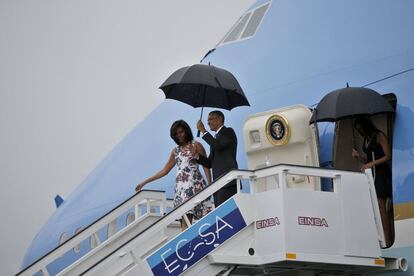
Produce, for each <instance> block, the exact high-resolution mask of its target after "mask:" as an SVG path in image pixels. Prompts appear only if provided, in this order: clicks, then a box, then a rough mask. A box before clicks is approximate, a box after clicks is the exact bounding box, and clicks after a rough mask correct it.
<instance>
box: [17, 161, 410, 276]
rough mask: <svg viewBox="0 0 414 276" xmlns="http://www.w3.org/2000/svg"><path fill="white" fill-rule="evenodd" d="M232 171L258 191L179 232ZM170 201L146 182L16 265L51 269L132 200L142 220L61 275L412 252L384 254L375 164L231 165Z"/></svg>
mask: <svg viewBox="0 0 414 276" xmlns="http://www.w3.org/2000/svg"><path fill="white" fill-rule="evenodd" d="M292 176H296V177H298V176H299V177H305V179H310V178H314V179H322V178H324V179H328V180H329V181H331V182H332V185H333V190H332V191H330V192H324V191H320V190H314V189H306V188H303V187H302V186H300V187H299V188H298V187H294V186H292V185H289V181H288V180H289V179H291V178H292ZM234 179H237V181H238V182H240V181H249V182H250V187H251V189H250V193H242V192H241V191H240V190H239V191H238V193H237V194H236V195H234V196H233V197H232V198H230V199H229V200H227V201H226V202H225V203H223V204H222V205H220V206H219V207H218V208H216V209H214V210H213V211H211V212H210V213H209V214H208V215H207V216H205V217H203V218H202V219H200V220H199V221H197V222H195V223H194V224H193V225H191V227H189V228H188V229H187V230H186V231H184V232H180V228H179V223H178V222H177V220H178V219H179V218H181V217H182V216H183V215H184V214H185V213H186V212H188V211H189V210H191V209H192V208H193V207H194V206H195V205H197V204H198V203H200V202H201V201H202V200H204V199H206V198H208V197H210V196H211V195H212V194H213V193H214V192H216V191H217V190H219V189H220V188H222V187H224V186H225V185H226V184H227V183H229V182H230V181H232V180H234ZM238 187H240V185H238ZM263 187H265V188H263ZM143 204H146V212H145V213H144V214H140V211H139V210H140V209H142V205H143ZM166 205H167V201H166V199H165V195H164V194H163V193H160V192H156V191H141V192H140V193H137V194H136V195H134V196H133V197H131V198H130V199H128V200H127V201H126V202H124V203H123V204H121V205H120V206H118V207H117V208H115V209H114V210H112V211H111V212H110V213H108V214H107V215H105V216H104V217H102V218H101V219H99V220H98V221H96V222H95V223H94V224H92V225H91V226H89V227H88V228H86V229H84V230H83V231H82V232H81V233H79V234H77V235H76V236H74V237H72V239H70V240H68V241H67V242H66V243H64V244H62V245H61V246H60V247H58V248H57V249H55V250H54V251H52V252H51V253H49V254H48V255H46V256H44V257H43V258H42V259H40V260H38V261H37V262H36V263H34V264H33V265H31V266H30V267H28V268H26V269H25V270H24V271H22V272H20V273H19V274H18V275H49V271H48V266H49V265H50V264H51V263H53V262H54V261H56V260H57V259H58V258H60V257H61V256H62V255H63V254H65V253H66V252H68V251H70V250H73V248H74V247H75V246H76V245H77V244H79V243H80V242H82V241H84V240H86V239H90V238H91V237H93V236H94V235H96V233H97V232H98V231H99V230H100V229H102V227H107V226H108V225H109V224H110V223H111V221H113V220H114V219H116V218H117V217H119V216H120V215H121V214H124V213H125V212H126V211H127V210H130V209H131V208H135V210H136V217H135V221H134V222H132V223H130V224H129V225H127V226H126V227H125V228H124V229H122V230H121V231H119V232H117V233H116V234H114V235H113V236H111V237H110V238H108V239H107V240H106V241H103V242H102V243H100V244H99V245H98V246H97V247H96V248H94V249H93V250H91V251H90V252H89V253H87V254H86V255H84V256H83V257H81V258H80V259H78V260H77V261H76V262H74V263H72V264H71V265H69V266H68V267H66V268H64V269H63V270H61V271H60V272H59V273H58V275H181V274H182V275H198V276H202V275H209V276H210V275H223V276H224V275H275V274H278V275H279V274H280V275H366V274H376V273H384V272H395V271H405V270H406V269H407V264H406V261H405V260H404V259H393V258H383V257H381V246H383V245H384V235H383V231H382V225H381V220H380V216H379V210H378V203H377V199H376V196H375V189H374V184H373V179H372V175H371V173H370V172H369V171H366V173H365V174H364V173H358V172H350V171H341V170H334V169H321V168H315V167H307V166H296V165H275V166H270V167H266V168H262V169H257V170H233V171H231V172H229V173H227V174H226V175H224V176H223V177H221V178H220V179H218V180H217V181H215V182H214V183H213V184H212V185H209V186H208V187H206V188H205V189H204V190H203V191H201V192H200V193H198V194H197V195H195V196H193V197H192V198H191V199H189V200H188V201H187V202H185V203H184V204H182V205H180V206H178V207H177V208H175V209H173V210H172V211H170V212H168V213H167V214H166V215H163V214H164V212H165V211H166ZM154 207H155V208H154ZM151 210H156V211H157V212H154V211H151Z"/></svg>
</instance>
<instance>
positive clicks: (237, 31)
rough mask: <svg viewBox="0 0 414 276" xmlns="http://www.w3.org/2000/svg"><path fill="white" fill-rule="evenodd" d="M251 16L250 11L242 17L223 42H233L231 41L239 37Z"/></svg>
mask: <svg viewBox="0 0 414 276" xmlns="http://www.w3.org/2000/svg"><path fill="white" fill-rule="evenodd" d="M249 17H250V13H248V14H246V15H245V16H243V17H242V19H241V20H240V21H239V23H238V24H236V26H235V27H234V28H233V30H232V31H231V32H230V33H229V34H228V35H227V37H226V38H225V39H224V41H223V43H227V42H231V41H234V40H236V39H238V38H239V36H240V34H241V32H242V31H243V28H244V26H245V25H246V23H247V20H248V19H249Z"/></svg>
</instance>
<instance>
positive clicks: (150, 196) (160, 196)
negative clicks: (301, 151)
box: [17, 164, 378, 275]
mask: <svg viewBox="0 0 414 276" xmlns="http://www.w3.org/2000/svg"><path fill="white" fill-rule="evenodd" d="M344 174H358V175H361V173H359V172H350V171H342V170H335V169H326V168H324V169H322V168H317V167H307V166H297V165H284V164H280V165H274V166H271V167H266V168H261V169H257V170H233V171H230V172H228V173H227V174H225V175H224V176H222V177H221V178H219V179H218V180H216V181H215V182H213V183H212V184H211V185H209V186H207V187H206V188H205V189H203V190H202V191H200V192H199V193H198V194H196V195H194V196H193V197H191V198H190V199H189V200H187V201H186V202H184V203H183V204H181V205H180V206H178V207H176V208H175V209H173V210H172V211H171V212H169V213H167V214H166V215H165V216H163V217H161V218H160V219H159V220H157V221H156V222H154V223H153V224H151V225H150V226H148V227H146V228H145V229H143V230H141V231H139V232H138V233H135V234H134V235H133V236H131V237H130V238H129V239H128V240H126V241H123V242H122V244H120V245H117V247H116V248H113V249H111V250H110V251H108V250H105V252H102V254H98V255H96V256H93V254H96V253H97V252H98V251H99V250H98V248H99V247H97V248H95V249H94V252H90V253H89V254H86V255H85V256H83V257H82V258H81V259H79V260H78V261H76V262H75V263H73V264H72V265H70V266H69V267H67V268H66V269H64V272H63V273H64V274H65V273H70V274H73V275H80V274H84V273H86V272H88V271H91V270H92V269H99V267H100V266H102V265H103V264H104V262H105V260H107V259H108V258H110V257H111V256H113V255H114V254H115V253H117V252H118V253H119V254H127V253H129V252H131V251H132V250H133V247H132V245H130V243H131V242H132V241H133V243H134V244H142V243H144V242H145V241H146V240H147V239H149V238H150V237H151V235H154V233H158V232H159V231H162V230H163V229H165V228H166V227H168V226H169V225H170V224H172V223H174V222H175V221H176V220H177V219H179V218H181V217H182V216H183V215H184V214H186V213H187V212H188V211H189V210H191V209H193V208H194V207H195V206H196V205H197V204H199V203H201V202H202V201H203V200H205V199H206V198H209V197H211V195H213V194H214V193H215V192H217V191H218V190H219V189H221V188H223V187H224V186H225V185H227V184H228V183H229V182H230V181H233V180H235V179H236V180H237V182H238V183H237V187H238V189H237V192H240V189H239V187H240V181H241V180H243V179H247V180H250V181H251V192H254V191H255V189H254V186H255V185H256V184H257V182H256V180H259V179H262V178H266V177H269V176H275V177H276V178H278V179H279V181H278V182H279V183H280V186H279V187H278V188H280V189H286V188H288V187H287V181H286V177H287V175H304V176H313V177H324V178H332V179H333V184H334V191H335V190H336V188H335V187H337V185H339V183H340V178H341V175H344ZM368 182H369V181H368ZM372 199H373V200H374V201H375V202H376V198H372ZM144 202H145V204H146V206H147V207H146V208H147V213H146V214H148V212H149V211H150V210H151V206H152V204H151V203H154V202H159V203H160V205H159V208H160V213H161V214H163V213H164V211H165V207H166V201H165V195H164V193H161V192H160V191H141V192H140V193H138V194H136V195H134V196H132V197H131V198H129V199H128V200H126V201H125V202H124V203H122V204H120V205H119V206H118V207H116V208H115V209H114V210H112V211H111V212H109V213H108V214H106V215H105V216H103V217H102V218H100V219H99V220H97V221H96V222H95V223H94V224H92V225H91V226H89V227H87V228H85V229H84V230H83V231H82V232H80V233H79V234H77V235H76V236H74V237H72V238H71V239H70V240H68V241H67V242H65V243H64V244H62V245H61V246H59V247H58V248H56V249H55V250H53V251H52V252H50V253H49V254H48V255H46V256H44V257H43V258H41V259H40V260H38V261H37V262H35V263H34V264H32V265H31V266H29V267H28V268H26V269H25V270H23V271H21V272H20V273H19V274H17V275H33V274H35V273H37V272H39V271H41V272H42V273H43V275H49V274H48V271H47V265H48V264H50V263H52V262H53V261H54V260H56V259H57V258H59V257H61V256H62V255H63V254H64V253H66V252H67V251H69V250H72V249H73V248H74V247H75V246H76V245H77V244H79V243H80V242H82V241H83V240H85V239H88V238H89V237H91V236H92V235H94V234H95V233H96V232H97V231H98V230H99V229H101V228H102V227H105V226H106V225H108V224H109V223H110V222H111V221H113V220H114V219H116V218H117V217H119V216H120V215H122V214H124V213H125V212H126V211H127V210H129V209H130V208H135V222H134V223H132V224H135V223H138V222H139V218H140V217H141V218H142V215H140V213H139V211H140V210H139V206H140V205H142V204H143V203H144ZM373 204H374V203H373ZM374 205H375V204H374ZM373 208H374V211H377V210H375V206H374V207H373ZM377 208H378V207H377ZM374 213H375V214H376V215H378V211H377V212H374ZM146 214H144V216H145V215H146ZM127 227H128V226H127ZM119 234H121V233H119ZM112 238H113V237H110V238H108V241H109V240H110V239H112ZM165 242H166V240H165V239H159V241H158V244H153V245H152V246H151V247H149V248H148V252H145V253H143V254H141V256H135V257H136V258H141V259H142V258H144V257H145V256H146V255H148V254H149V252H150V250H153V249H154V248H156V247H157V246H159V245H160V244H162V243H165ZM121 251H122V252H121Z"/></svg>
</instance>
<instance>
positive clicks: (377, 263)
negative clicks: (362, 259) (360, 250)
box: [375, 259, 385, 265]
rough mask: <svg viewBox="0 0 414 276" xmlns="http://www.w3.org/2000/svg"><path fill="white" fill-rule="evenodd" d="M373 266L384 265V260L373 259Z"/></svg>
mask: <svg viewBox="0 0 414 276" xmlns="http://www.w3.org/2000/svg"><path fill="white" fill-rule="evenodd" d="M375 264H376V265H385V260H384V259H375Z"/></svg>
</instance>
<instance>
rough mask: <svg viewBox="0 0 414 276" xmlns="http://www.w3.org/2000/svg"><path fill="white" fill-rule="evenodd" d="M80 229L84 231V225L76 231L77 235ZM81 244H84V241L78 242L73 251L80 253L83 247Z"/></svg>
mask: <svg viewBox="0 0 414 276" xmlns="http://www.w3.org/2000/svg"><path fill="white" fill-rule="evenodd" d="M80 231H82V227H79V228H78V229H76V231H75V235H77V234H78V233H79V232H80ZM81 245H82V243H81V242H80V243H78V244H77V245H76V246H75V247H74V248H73V251H75V253H79V252H80V249H81Z"/></svg>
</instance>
